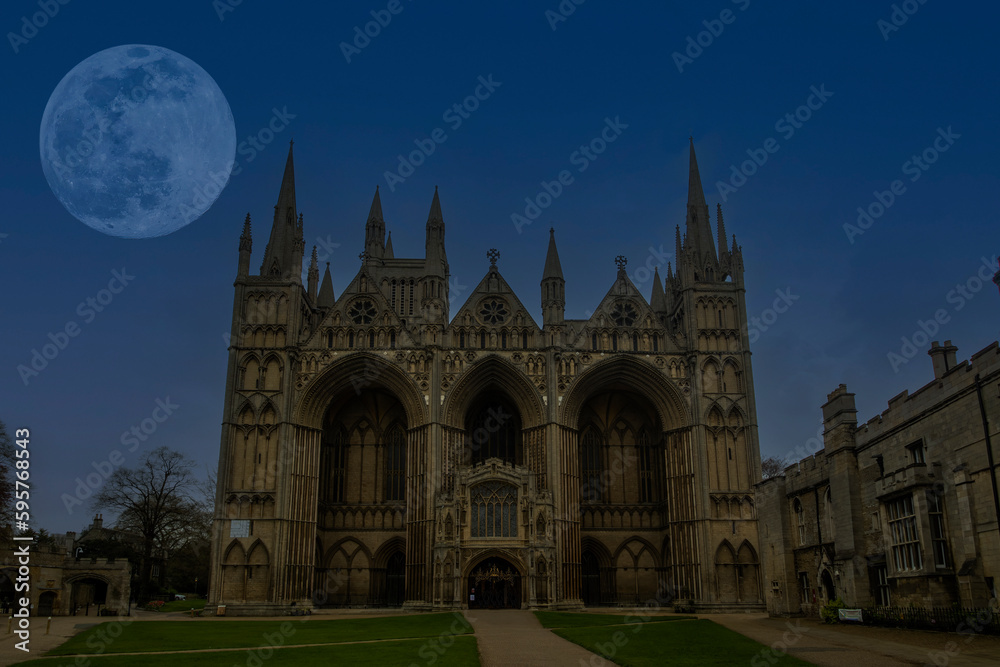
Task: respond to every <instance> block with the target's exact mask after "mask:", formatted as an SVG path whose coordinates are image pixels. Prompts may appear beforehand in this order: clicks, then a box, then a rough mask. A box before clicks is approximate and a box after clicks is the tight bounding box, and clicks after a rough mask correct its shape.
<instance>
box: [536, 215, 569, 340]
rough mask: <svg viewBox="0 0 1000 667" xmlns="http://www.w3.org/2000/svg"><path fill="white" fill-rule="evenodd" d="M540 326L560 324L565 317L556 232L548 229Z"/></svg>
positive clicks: (564, 291)
mask: <svg viewBox="0 0 1000 667" xmlns="http://www.w3.org/2000/svg"><path fill="white" fill-rule="evenodd" d="M541 287H542V324H543V326H549V325H553V324H562V323H563V320H564V319H565V315H566V281H565V280H564V279H563V272H562V265H561V264H560V263H559V251H558V250H557V249H556V230H555V229H551V228H550V229H549V249H548V252H547V253H546V254H545V268H544V269H542V282H541Z"/></svg>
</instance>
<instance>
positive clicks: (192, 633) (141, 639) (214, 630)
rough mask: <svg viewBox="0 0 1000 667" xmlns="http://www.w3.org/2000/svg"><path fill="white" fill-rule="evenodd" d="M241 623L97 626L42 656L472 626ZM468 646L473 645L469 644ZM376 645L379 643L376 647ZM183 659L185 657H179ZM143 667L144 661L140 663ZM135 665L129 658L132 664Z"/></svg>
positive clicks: (426, 633)
mask: <svg viewBox="0 0 1000 667" xmlns="http://www.w3.org/2000/svg"><path fill="white" fill-rule="evenodd" d="M304 618H307V617H289V618H288V619H287V620H284V619H282V620H272V621H243V620H238V621H237V620H227V619H219V618H206V619H198V620H191V621H133V622H131V623H129V624H128V625H124V626H123V625H122V624H120V623H117V622H109V623H101V624H100V625H98V626H95V627H93V628H89V629H87V630H84V631H83V632H81V633H80V634H78V635H76V636H74V637H72V638H70V639H69V640H68V641H67V642H66V643H65V644H63V645H62V646H59V647H57V648H55V649H53V650H51V651H49V653H48V654H47V655H70V654H74V653H86V654H95V653H136V652H147V651H184V650H198V649H212V648H256V647H259V646H267V645H273V646H280V645H288V644H324V643H335V642H358V641H369V640H379V639H409V638H416V637H435V638H437V637H438V636H439V635H441V634H442V633H446V634H466V633H471V632H472V628H471V626H469V625H468V623H467V622H466V621H465V618H464V617H463V616H462V615H461V614H450V613H445V614H413V615H406V616H389V617H384V618H349V619H342V620H335V621H315V620H304ZM473 643H474V642H473ZM380 646H381V645H380ZM185 660H187V658H185ZM142 663H143V664H147V663H146V659H145V658H143V659H142ZM95 664H96V663H95ZM130 664H135V659H134V658H133V659H132V663H130Z"/></svg>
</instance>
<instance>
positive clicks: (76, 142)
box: [39, 44, 236, 238]
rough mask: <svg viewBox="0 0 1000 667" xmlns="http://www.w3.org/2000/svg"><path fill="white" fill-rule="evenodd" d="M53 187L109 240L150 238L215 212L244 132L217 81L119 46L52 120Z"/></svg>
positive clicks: (90, 70)
mask: <svg viewBox="0 0 1000 667" xmlns="http://www.w3.org/2000/svg"><path fill="white" fill-rule="evenodd" d="M39 149H40V152H41V160H42V170H43V171H44V172H45V178H46V179H47V180H48V182H49V186H50V187H51V188H52V192H54V193H55V195H56V197H58V198H59V201H61V202H62V204H63V206H65V207H66V210H68V211H69V212H70V213H71V214H73V216H75V217H76V218H77V219H79V220H80V221H81V222H83V223H84V224H86V225H88V226H90V227H92V228H94V229H96V230H97V231H99V232H103V233H105V234H109V235H111V236H120V237H125V238H148V237H153V236H163V235H165V234H170V233H171V232H175V231H177V230H178V229H180V228H181V227H184V226H185V225H187V224H189V223H191V222H193V221H195V220H197V219H198V218H199V217H201V215H202V214H204V213H205V211H207V210H208V209H209V207H210V206H211V205H212V204H213V203H214V202H215V200H216V198H217V197H218V196H219V194H221V192H222V190H223V188H225V187H226V184H227V183H228V182H229V175H230V172H231V171H232V168H233V158H234V156H235V154H236V126H235V124H234V122H233V114H232V111H231V110H230V109H229V103H228V102H227V101H226V97H225V95H223V94H222V91H221V90H219V86H218V85H217V84H216V83H215V80H214V79H212V77H211V76H210V75H209V74H208V72H206V71H205V70H203V69H202V68H201V67H199V66H198V65H197V64H196V63H195V62H193V61H192V60H190V59H188V58H186V57H184V56H182V55H180V54H179V53H175V52H173V51H171V50H169V49H165V48H163V47H159V46H147V45H141V44H130V45H126V46H116V47H113V48H110V49H106V50H104V51H100V52H99V53H95V54H94V55H92V56H90V57H89V58H87V59H86V60H84V61H83V62H81V63H80V64H78V65H77V66H76V67H74V68H73V69H72V70H70V72H69V73H68V74H67V75H66V76H65V77H63V79H62V81H60V82H59V85H57V86H56V88H55V90H54V91H52V96H51V97H49V102H48V104H47V105H46V106H45V113H44V114H43V115H42V127H41V131H40V132H39Z"/></svg>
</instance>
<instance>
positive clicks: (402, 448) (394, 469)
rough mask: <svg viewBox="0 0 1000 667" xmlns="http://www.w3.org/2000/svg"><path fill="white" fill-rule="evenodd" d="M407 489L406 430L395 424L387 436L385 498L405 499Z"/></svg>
mask: <svg viewBox="0 0 1000 667" xmlns="http://www.w3.org/2000/svg"><path fill="white" fill-rule="evenodd" d="M405 490H406V432H405V431H404V430H403V427H402V426H400V425H399V424H395V425H393V426H392V427H391V428H390V429H389V432H388V433H387V434H386V438H385V499H386V500H403V498H404V496H403V494H404V492H405Z"/></svg>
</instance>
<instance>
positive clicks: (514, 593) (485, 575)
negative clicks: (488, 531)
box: [468, 556, 521, 609]
mask: <svg viewBox="0 0 1000 667" xmlns="http://www.w3.org/2000/svg"><path fill="white" fill-rule="evenodd" d="M468 588H469V609H520V608H521V574H520V572H519V571H518V569H517V567H516V566H514V565H512V564H511V562H510V561H509V560H507V559H506V558H500V557H499V556H494V557H492V558H487V559H486V560H484V561H482V562H481V563H479V565H477V566H476V567H475V569H473V570H472V572H471V573H469V585H468Z"/></svg>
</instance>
